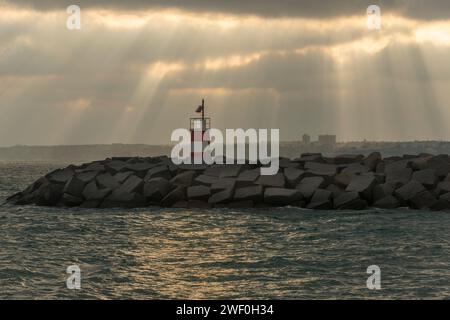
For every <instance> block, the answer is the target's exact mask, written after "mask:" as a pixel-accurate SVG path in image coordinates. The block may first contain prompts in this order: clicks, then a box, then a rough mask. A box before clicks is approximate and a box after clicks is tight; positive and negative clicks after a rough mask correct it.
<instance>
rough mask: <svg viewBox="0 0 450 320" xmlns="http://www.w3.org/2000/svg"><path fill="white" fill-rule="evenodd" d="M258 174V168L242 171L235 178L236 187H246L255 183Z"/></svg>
mask: <svg viewBox="0 0 450 320" xmlns="http://www.w3.org/2000/svg"><path fill="white" fill-rule="evenodd" d="M260 174H261V169H260V168H256V169H252V170H246V171H243V172H242V173H240V174H239V176H238V177H237V179H236V187H238V188H239V187H247V186H251V185H253V184H255V181H256V179H258V178H259V176H260Z"/></svg>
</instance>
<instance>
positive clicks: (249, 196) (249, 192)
mask: <svg viewBox="0 0 450 320" xmlns="http://www.w3.org/2000/svg"><path fill="white" fill-rule="evenodd" d="M263 190H264V188H263V187H262V186H251V187H243V188H237V189H236V191H235V192H234V197H233V199H234V200H235V201H247V200H251V201H253V202H260V201H262V199H263Z"/></svg>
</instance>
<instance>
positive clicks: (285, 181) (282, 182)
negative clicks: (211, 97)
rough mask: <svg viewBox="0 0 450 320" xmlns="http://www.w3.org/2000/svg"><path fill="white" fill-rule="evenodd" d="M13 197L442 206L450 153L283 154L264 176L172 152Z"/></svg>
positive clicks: (105, 163)
mask: <svg viewBox="0 0 450 320" xmlns="http://www.w3.org/2000/svg"><path fill="white" fill-rule="evenodd" d="M7 202H8V203H11V204H16V205H27V204H35V205H40V206H67V207H75V206H78V207H83V208H113V207H125V208H134V207H146V206H162V207H177V208H208V207H233V208H236V207H241V208H245V207H265V206H275V207H278V206H287V205H290V206H299V207H303V208H309V209H317V210H362V209H366V208H368V207H377V208H385V209H394V208H398V207H410V208H412V209H427V210H435V211H440V210H449V209H450V158H449V156H448V155H438V156H433V155H429V154H420V155H405V156H403V157H390V158H384V159H382V157H381V155H380V154H379V153H372V154H370V155H369V156H367V157H364V156H362V155H342V156H337V157H334V158H327V157H323V156H322V155H321V154H303V155H302V156H301V157H300V158H297V159H287V158H280V169H279V172H278V173H277V174H276V175H273V176H262V175H260V165H257V164H234V165H217V164H216V165H210V166H207V165H175V164H173V163H172V161H171V159H170V158H168V157H166V156H160V157H153V158H140V157H135V158H125V157H116V158H108V159H106V160H102V161H94V162H91V163H86V164H82V165H79V166H75V165H71V166H68V167H66V168H63V169H58V170H55V171H53V172H51V173H49V174H47V175H46V176H44V177H41V178H40V179H38V180H37V181H35V182H34V183H33V184H31V185H30V186H29V187H28V188H26V189H25V190H24V191H22V192H19V193H17V194H15V195H13V196H11V197H10V198H9V199H8V200H7Z"/></svg>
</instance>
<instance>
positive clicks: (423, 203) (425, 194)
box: [409, 190, 437, 209]
mask: <svg viewBox="0 0 450 320" xmlns="http://www.w3.org/2000/svg"><path fill="white" fill-rule="evenodd" d="M436 201H437V200H436V198H435V197H434V196H433V195H432V194H431V192H430V191H428V190H425V191H422V192H420V193H418V194H416V195H414V196H413V197H412V198H411V199H410V200H409V205H410V206H411V208H413V209H429V208H431V207H432V206H433V205H434V204H435V203H436Z"/></svg>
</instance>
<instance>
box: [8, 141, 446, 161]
mask: <svg viewBox="0 0 450 320" xmlns="http://www.w3.org/2000/svg"><path fill="white" fill-rule="evenodd" d="M171 149H172V146H171V145H147V144H122V143H115V144H100V145H59V146H26V145H17V146H9V147H0V161H62V162H70V163H73V162H79V161H92V160H95V159H105V158H109V157H133V156H138V157H148V156H157V155H170V152H171ZM375 151H377V152H380V153H381V154H382V155H383V157H390V156H403V155H408V154H420V153H428V154H450V142H449V141H405V142H370V141H356V142H340V143H336V144H335V145H317V144H309V145H305V144H304V143H302V142H301V141H285V142H281V143H280V155H281V156H283V157H288V158H296V157H298V156H299V155H300V154H302V153H308V152H320V153H322V154H324V155H326V156H336V155H340V154H362V155H368V154H370V153H372V152H375Z"/></svg>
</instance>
